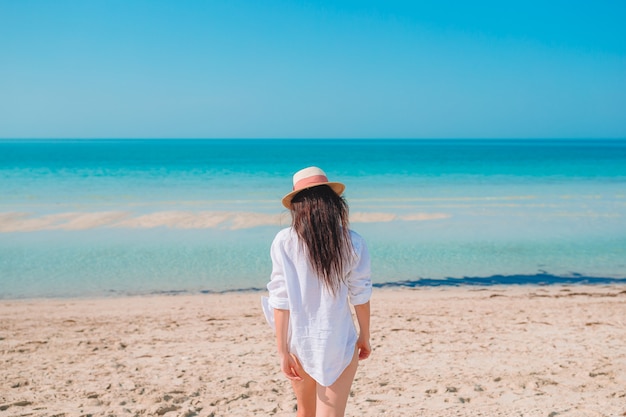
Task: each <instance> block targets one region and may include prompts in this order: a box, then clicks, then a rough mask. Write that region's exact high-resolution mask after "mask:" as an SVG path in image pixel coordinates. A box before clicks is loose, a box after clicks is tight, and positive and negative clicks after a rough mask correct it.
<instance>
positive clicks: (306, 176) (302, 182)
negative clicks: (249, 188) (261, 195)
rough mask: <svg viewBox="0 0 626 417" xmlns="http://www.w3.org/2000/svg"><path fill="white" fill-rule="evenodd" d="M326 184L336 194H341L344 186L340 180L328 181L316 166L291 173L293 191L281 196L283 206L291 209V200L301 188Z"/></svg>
mask: <svg viewBox="0 0 626 417" xmlns="http://www.w3.org/2000/svg"><path fill="white" fill-rule="evenodd" d="M318 185H328V186H329V187H330V188H331V189H332V190H333V191H334V192H335V193H336V194H337V195H341V193H343V190H345V189H346V186H345V185H343V184H342V183H340V182H330V181H328V177H327V176H326V174H325V173H324V171H322V170H321V169H319V168H318V167H308V168H304V169H301V170H300V171H298V172H296V173H295V174H293V191H292V192H290V193H289V194H287V195H286V196H284V197H283V200H282V201H283V206H285V207H287V208H288V209H291V200H292V199H293V198H294V197H295V196H296V194H298V193H299V192H300V191H302V190H306V189H307V188H312V187H316V186H318Z"/></svg>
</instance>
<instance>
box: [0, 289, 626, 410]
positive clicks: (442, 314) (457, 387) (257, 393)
mask: <svg viewBox="0 0 626 417" xmlns="http://www.w3.org/2000/svg"><path fill="white" fill-rule="evenodd" d="M261 295H262V294H261V293H232V294H220V295H194V296H158V297H157V296H155V297H133V298H110V299H93V300H25V301H6V300H5V301H1V302H0V416H88V415H92V416H126V415H128V416H155V415H157V416H158V415H165V416H168V417H175V416H187V417H190V416H214V417H215V416H252V415H259V416H290V415H295V413H294V411H293V410H294V404H295V402H294V398H293V395H292V394H291V391H290V387H289V383H288V381H287V380H286V379H284V378H283V377H282V376H281V374H280V372H279V369H278V361H277V358H276V356H275V347H274V339H273V335H272V334H271V333H270V329H269V327H268V326H267V324H266V323H265V321H264V319H263V316H262V312H261V308H260V296H261ZM372 345H373V347H374V352H373V354H372V357H371V358H370V359H368V360H366V361H364V362H362V363H361V367H360V369H359V372H358V374H357V378H356V381H355V383H354V385H353V396H352V397H351V398H350V400H349V403H348V411H347V415H349V416H381V415H389V416H433V417H434V416H543V417H555V416H624V415H626V287H624V286H556V287H530V286H529V287H525V286H522V287H488V288H479V287H463V288H421V289H416V290H411V289H383V290H380V289H378V290H376V291H375V294H374V297H373V299H372Z"/></svg>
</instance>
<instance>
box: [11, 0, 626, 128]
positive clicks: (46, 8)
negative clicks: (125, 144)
mask: <svg viewBox="0 0 626 417" xmlns="http://www.w3.org/2000/svg"><path fill="white" fill-rule="evenodd" d="M625 22H626V2H624V1H622V0H614V1H605V0H594V1H591V0H587V1H578V0H569V1H565V0H524V1H516V0H511V1H501V0H498V1H496V0H494V1H481V0H476V1H465V0H458V1H452V0H441V1H428V2H426V1H417V0H415V1H395V0H380V1H368V0H359V1H317V2H315V1H287V0H284V1H282V0H265V1H262V0H259V1H252V0H251V1H239V0H228V1H220V0H207V1H193V0H189V1H175V0H172V1H159V0H145V1H141V0H132V1H129V0H107V1H105V0H102V1H95V0H94V1H82V0H80V1H79V0H77V1H64V0H55V1H49V0H41V1H31V0H0V138H152V137H156V138H165V137H167V138H179V137H185V138H243V137H246V138H250V137H262V138H272V137H276V138H303V137H306V138H317V137H319V138H371V137H377V138H387V137H393V138H626V23H625Z"/></svg>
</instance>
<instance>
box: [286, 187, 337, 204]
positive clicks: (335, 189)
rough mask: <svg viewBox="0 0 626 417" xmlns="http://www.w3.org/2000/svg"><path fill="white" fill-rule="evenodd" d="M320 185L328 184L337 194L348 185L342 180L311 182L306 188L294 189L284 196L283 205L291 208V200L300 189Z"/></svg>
mask: <svg viewBox="0 0 626 417" xmlns="http://www.w3.org/2000/svg"><path fill="white" fill-rule="evenodd" d="M320 185H328V186H329V187H330V188H331V190H333V191H334V192H335V194H337V195H341V194H342V193H343V191H344V190H345V189H346V186H345V185H343V184H342V183H340V182H318V183H313V184H309V185H307V186H306V187H304V188H300V189H297V190H293V191H292V192H290V193H289V194H287V195H286V196H284V197H283V199H282V202H283V206H285V207H286V208H288V209H291V200H292V199H293V198H294V197H295V196H296V194H298V193H299V192H300V191H304V190H308V189H309V188H313V187H318V186H320Z"/></svg>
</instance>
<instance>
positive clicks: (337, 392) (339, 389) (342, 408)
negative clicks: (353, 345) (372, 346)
mask: <svg viewBox="0 0 626 417" xmlns="http://www.w3.org/2000/svg"><path fill="white" fill-rule="evenodd" d="M358 365H359V353H358V351H357V350H355V351H354V356H353V357H352V362H350V365H348V367H347V368H346V369H345V370H344V371H343V373H342V374H341V375H340V376H339V379H337V381H335V383H334V384H332V385H331V386H329V387H323V386H321V385H317V405H316V409H317V414H316V416H317V417H343V415H344V413H345V412H346V404H347V403H348V396H349V395H350V388H351V387H352V381H354V375H355V374H356V369H357V367H358Z"/></svg>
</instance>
